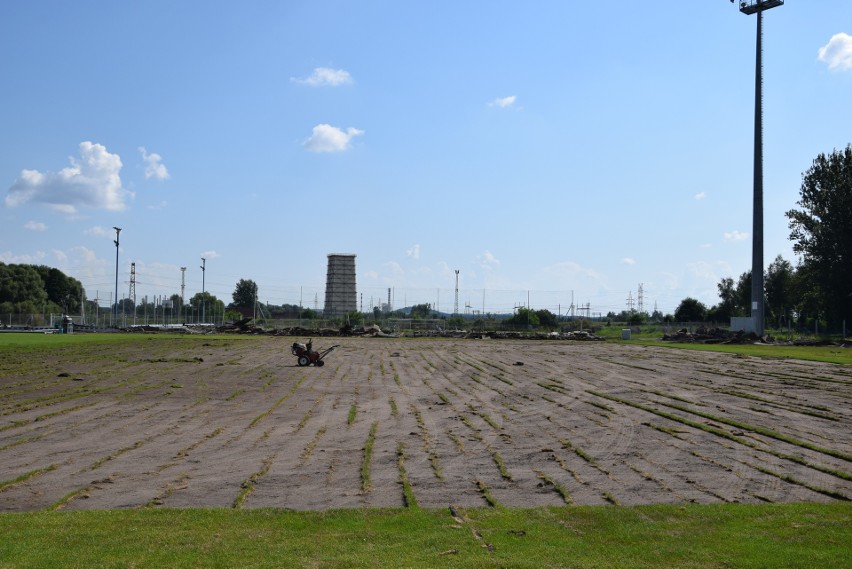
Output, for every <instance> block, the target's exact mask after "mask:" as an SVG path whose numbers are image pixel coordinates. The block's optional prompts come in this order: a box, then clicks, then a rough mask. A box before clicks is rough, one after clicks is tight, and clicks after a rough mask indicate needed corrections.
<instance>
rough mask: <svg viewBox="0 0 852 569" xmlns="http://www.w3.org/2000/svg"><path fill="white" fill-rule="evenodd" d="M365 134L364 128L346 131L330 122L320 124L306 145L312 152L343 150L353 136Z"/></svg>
mask: <svg viewBox="0 0 852 569" xmlns="http://www.w3.org/2000/svg"><path fill="white" fill-rule="evenodd" d="M362 134H364V131H363V130H358V129H357V128H352V127H350V128H348V129H346V132H344V131H343V130H341V129H339V128H337V127H336V126H331V125H330V124H318V125H317V126H315V127H314V129H313V134H311V136H310V137H309V138H308V139H307V140H305V142H304V146H305V148H306V149H307V150H309V151H310V152H342V151H344V150H347V149H348V148H349V145H350V142H351V141H352V138H354V137H356V136H359V135H362Z"/></svg>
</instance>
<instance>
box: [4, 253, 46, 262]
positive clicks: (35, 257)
mask: <svg viewBox="0 0 852 569" xmlns="http://www.w3.org/2000/svg"><path fill="white" fill-rule="evenodd" d="M46 256H47V254H45V252H44V251H36V252H35V253H34V254H32V255H16V254H15V253H12V252H11V251H2V252H0V263H7V264H10V265H38V264H41V263H40V261H41V260H43V259H44V258H45V257H46Z"/></svg>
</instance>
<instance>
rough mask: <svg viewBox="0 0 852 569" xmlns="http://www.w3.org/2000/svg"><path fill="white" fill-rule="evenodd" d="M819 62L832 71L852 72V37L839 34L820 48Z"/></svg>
mask: <svg viewBox="0 0 852 569" xmlns="http://www.w3.org/2000/svg"><path fill="white" fill-rule="evenodd" d="M819 60H820V61H822V62H824V63H827V64H828V68H829V69H830V70H832V71H846V70H852V36H850V35H849V34H844V33H842V32H841V33H839V34H834V35H833V36H831V39H830V40H828V43H827V44H825V45H824V46H822V47H821V48H819Z"/></svg>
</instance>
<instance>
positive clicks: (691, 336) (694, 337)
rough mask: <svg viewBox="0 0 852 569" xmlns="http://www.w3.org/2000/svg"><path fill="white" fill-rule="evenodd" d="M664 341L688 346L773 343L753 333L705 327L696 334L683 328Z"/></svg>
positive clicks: (767, 338) (669, 335)
mask: <svg viewBox="0 0 852 569" xmlns="http://www.w3.org/2000/svg"><path fill="white" fill-rule="evenodd" d="M662 340H663V341H664V342H681V343H687V344H693V343H694V344H754V343H755V342H760V341H764V342H766V343H771V342H772V339H771V338H769V337H768V336H767V337H764V338H760V337H758V335H757V334H755V333H753V332H744V331H742V330H739V331H733V330H724V329H722V328H704V327H703V326H702V327H700V328H698V329H697V330H695V332H690V331H689V330H687V329H686V328H681V329H680V330H678V331H677V332H675V333H674V334H665V335H663V338H662Z"/></svg>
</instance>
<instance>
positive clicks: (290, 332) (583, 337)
mask: <svg viewBox="0 0 852 569" xmlns="http://www.w3.org/2000/svg"><path fill="white" fill-rule="evenodd" d="M216 331H217V332H220V333H223V334H258V335H267V336H311V337H317V336H369V337H371V338H395V337H399V336H408V335H412V336H421V337H426V336H427V337H433V338H476V339H498V340H509V339H523V340H577V341H603V340H605V338H602V337H600V336H596V335H594V334H593V333H591V332H588V331H585V330H576V331H573V332H561V333H560V332H550V333H546V332H501V331H490V332H488V331H479V332H476V331H471V330H442V329H435V330H429V331H423V330H418V331H414V332H407V331H403V332H401V333H387V332H385V331H383V330H382V329H381V328H380V327H379V326H378V325H376V324H372V325H370V326H352V325H349V324H347V325H345V326H343V327H342V328H339V329H335V328H321V329H314V328H302V327H301V326H293V327H290V328H277V329H267V328H263V327H261V326H258V325H257V324H255V323H254V322H253V321H252V319H251V318H243V319H242V320H240V321H238V322H234V323H232V324H226V325H224V326H219V327H218V328H217V329H216Z"/></svg>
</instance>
